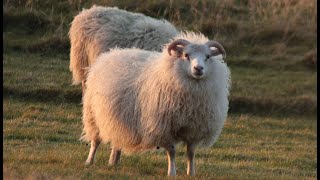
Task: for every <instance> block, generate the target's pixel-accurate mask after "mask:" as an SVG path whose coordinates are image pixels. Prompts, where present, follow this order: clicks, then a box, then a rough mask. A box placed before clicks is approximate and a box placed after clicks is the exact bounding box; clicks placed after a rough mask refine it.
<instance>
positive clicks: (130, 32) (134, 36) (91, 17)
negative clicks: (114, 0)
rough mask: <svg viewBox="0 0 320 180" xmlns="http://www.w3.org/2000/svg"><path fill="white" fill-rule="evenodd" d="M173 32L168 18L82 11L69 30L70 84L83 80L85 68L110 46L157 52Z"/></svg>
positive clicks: (112, 10)
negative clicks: (71, 77) (71, 78)
mask: <svg viewBox="0 0 320 180" xmlns="http://www.w3.org/2000/svg"><path fill="white" fill-rule="evenodd" d="M176 34H177V30H176V28H175V27H174V26H173V25H172V24H171V23H169V22H168V21H166V20H157V19H154V18H151V17H148V16H145V15H143V14H140V13H132V12H128V11H125V10H120V9H118V8H116V7H113V8H112V7H100V6H93V7H92V8H90V9H86V10H83V11H82V12H80V13H79V14H78V15H77V16H75V18H74V20H73V21H72V23H71V28H70V31H69V37H70V41H71V50H70V71H72V75H73V84H79V83H80V82H81V81H82V80H84V78H85V73H86V68H87V67H89V66H90V65H92V64H93V63H94V61H95V60H96V58H97V56H98V55H99V54H100V53H103V52H106V51H109V49H110V48H115V47H119V48H131V47H136V48H140V49H145V50H155V51H161V49H162V46H163V45H164V44H166V43H168V42H169V41H170V39H171V38H173V37H174V36H176Z"/></svg>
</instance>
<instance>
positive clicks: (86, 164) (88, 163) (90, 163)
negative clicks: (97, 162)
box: [84, 161, 92, 168]
mask: <svg viewBox="0 0 320 180" xmlns="http://www.w3.org/2000/svg"><path fill="white" fill-rule="evenodd" d="M91 165H92V162H87V161H86V162H85V163H84V166H85V167H86V168H87V167H90V166H91Z"/></svg>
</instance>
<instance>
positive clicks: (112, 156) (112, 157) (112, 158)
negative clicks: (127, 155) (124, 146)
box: [109, 148, 121, 166]
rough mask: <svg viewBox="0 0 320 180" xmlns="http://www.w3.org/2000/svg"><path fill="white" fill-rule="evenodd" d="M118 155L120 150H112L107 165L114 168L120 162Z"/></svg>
mask: <svg viewBox="0 0 320 180" xmlns="http://www.w3.org/2000/svg"><path fill="white" fill-rule="evenodd" d="M120 155H121V149H117V148H112V150H111V154H110V158H109V165H110V166H114V165H116V164H118V162H119V160H120Z"/></svg>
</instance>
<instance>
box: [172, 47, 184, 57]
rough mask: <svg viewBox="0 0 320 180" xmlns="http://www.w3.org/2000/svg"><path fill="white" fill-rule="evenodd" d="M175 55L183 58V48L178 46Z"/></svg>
mask: <svg viewBox="0 0 320 180" xmlns="http://www.w3.org/2000/svg"><path fill="white" fill-rule="evenodd" d="M174 53H175V54H176V56H177V57H181V56H182V54H183V47H180V46H177V47H176V48H175V50H174Z"/></svg>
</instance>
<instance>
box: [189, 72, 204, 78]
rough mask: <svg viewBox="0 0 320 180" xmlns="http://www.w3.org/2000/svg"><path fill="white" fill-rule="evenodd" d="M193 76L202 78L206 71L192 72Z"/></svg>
mask: <svg viewBox="0 0 320 180" xmlns="http://www.w3.org/2000/svg"><path fill="white" fill-rule="evenodd" d="M192 76H193V77H194V78H195V79H202V78H203V77H204V73H203V72H193V73H192Z"/></svg>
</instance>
